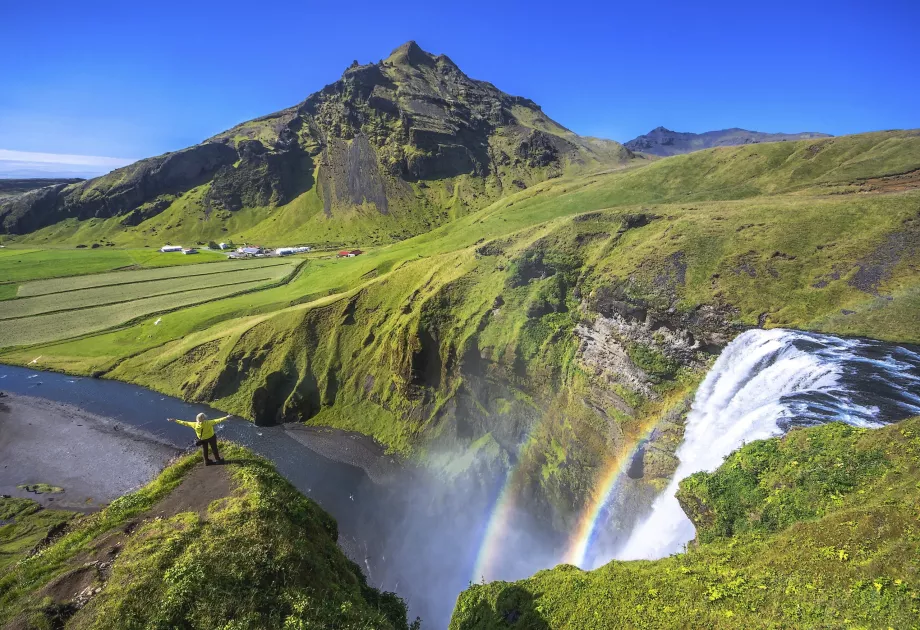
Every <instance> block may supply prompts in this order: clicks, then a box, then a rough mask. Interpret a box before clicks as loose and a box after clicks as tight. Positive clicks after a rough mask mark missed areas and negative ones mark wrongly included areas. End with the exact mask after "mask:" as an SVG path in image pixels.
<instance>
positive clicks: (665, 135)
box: [624, 127, 831, 156]
mask: <svg viewBox="0 0 920 630" xmlns="http://www.w3.org/2000/svg"><path fill="white" fill-rule="evenodd" d="M830 137H831V135H830V134H827V133H818V132H814V131H806V132H803V133H764V132H762V131H748V130H746V129H738V128H737V127H736V128H732V129H722V130H721V131H707V132H705V133H687V132H682V131H671V130H670V129H665V128H664V127H656V128H655V129H652V130H651V131H650V132H648V133H647V134H645V135H643V136H639V137H638V138H634V139H632V140H630V141H629V142H627V143H626V144H625V145H624V146H625V147H626V148H627V149H629V150H630V151H639V152H642V153H651V154H652V155H661V156H668V155H680V154H681V153H690V152H691V151H699V150H701V149H711V148H712V147H730V146H736V145H739V144H756V143H758V142H785V141H787V140H808V139H810V138H830Z"/></svg>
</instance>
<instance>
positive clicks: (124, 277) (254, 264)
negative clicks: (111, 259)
mask: <svg viewBox="0 0 920 630" xmlns="http://www.w3.org/2000/svg"><path fill="white" fill-rule="evenodd" d="M291 264H292V263H291V261H290V260H289V259H288V260H283V259H279V258H256V259H250V260H229V261H226V262H219V263H211V264H209V265H194V266H191V267H187V266H182V267H161V268H158V269H143V270H140V271H113V272H110V273H97V274H92V275H88V276H80V277H77V278H55V279H53V280H35V281H33V282H27V283H25V284H23V285H21V286H20V287H19V292H18V293H17V296H18V297H33V296H37V295H48V294H52V293H63V292H65V291H75V290H78V289H90V288H93V287H113V286H120V285H128V284H135V283H144V282H153V281H157V280H167V279H171V278H175V279H185V278H191V277H193V276H205V275H208V276H210V275H215V274H224V273H227V272H241V271H246V270H250V269H267V268H279V267H290V266H291Z"/></svg>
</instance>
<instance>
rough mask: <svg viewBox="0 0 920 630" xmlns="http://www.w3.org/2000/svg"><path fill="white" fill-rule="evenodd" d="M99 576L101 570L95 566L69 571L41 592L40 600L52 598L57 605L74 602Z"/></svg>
mask: <svg viewBox="0 0 920 630" xmlns="http://www.w3.org/2000/svg"><path fill="white" fill-rule="evenodd" d="M98 577H100V576H99V569H98V568H97V567H96V566H95V565H87V566H83V567H79V568H77V569H74V570H72V571H69V572H67V573H65V574H64V575H62V576H61V577H59V578H57V579H56V580H54V581H53V582H51V583H50V584H48V585H47V586H45V587H44V588H43V589H42V590H41V591H40V592H39V597H38V599H39V600H40V599H41V598H42V597H50V598H51V599H52V600H53V601H54V602H55V603H57V604H63V603H65V602H69V601H72V600H74V599H75V598H76V597H77V595H79V594H80V593H82V592H83V590H84V589H86V588H87V587H89V586H92V584H93V582H95V581H96V579H97V578H98Z"/></svg>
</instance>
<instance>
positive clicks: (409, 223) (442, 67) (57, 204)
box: [0, 42, 633, 242]
mask: <svg viewBox="0 0 920 630" xmlns="http://www.w3.org/2000/svg"><path fill="white" fill-rule="evenodd" d="M632 157H633V155H632V153H631V152H630V151H628V150H627V149H625V148H624V147H623V146H622V145H621V144H619V143H616V142H613V141H600V140H596V139H587V138H581V137H580V136H578V135H576V134H574V133H573V132H571V131H569V130H568V129H566V128H565V127H563V126H562V125H559V124H558V123H556V122H555V121H553V120H552V119H550V118H548V117H547V116H546V115H545V114H543V112H542V110H541V109H540V108H539V106H537V105H536V104H535V103H534V102H533V101H531V100H529V99H526V98H523V97H517V96H511V95H509V94H506V93H505V92H502V91H501V90H499V89H498V88H496V87H495V86H493V85H492V84H491V83H487V82H485V81H477V80H473V79H470V78H469V77H468V76H467V75H465V74H464V73H463V72H462V71H461V70H460V69H459V68H458V67H457V66H456V64H454V63H453V61H451V60H450V59H449V58H448V57H447V56H446V55H438V56H435V55H432V54H430V53H427V52H425V51H424V50H422V49H421V48H420V47H419V46H418V45H417V44H415V42H407V43H406V44H403V45H402V46H400V47H398V48H396V49H395V50H394V51H393V52H392V53H391V54H390V55H389V56H388V57H387V58H386V59H384V60H382V61H380V62H377V63H370V64H364V65H361V64H357V63H354V64H352V65H351V66H350V67H349V68H347V69H346V70H345V72H344V73H343V74H342V77H341V78H340V79H339V80H338V81H335V82H333V83H330V84H329V85H327V86H325V87H324V88H322V89H321V90H319V91H317V92H315V93H313V94H311V95H310V96H308V97H307V98H306V99H304V100H303V101H302V102H301V103H299V104H297V105H295V106H293V107H289V108H286V109H283V110H280V111H278V112H274V113H272V114H268V115H266V116H262V117H259V118H256V119H253V120H250V121H247V122H244V123H241V124H240V125H237V126H235V127H233V128H231V129H229V130H227V131H225V132H223V133H220V134H217V135H215V136H212V137H211V138H208V139H207V140H205V141H204V142H202V143H200V144H198V145H195V146H192V147H188V148H186V149H182V150H180V151H176V152H172V153H167V154H164V155H161V156H156V157H151V158H147V159H144V160H140V161H138V162H135V163H134V164H131V165H129V166H126V167H124V168H121V169H117V170H115V171H112V172H111V173H109V174H107V175H105V176H103V177H99V178H96V179H93V180H89V181H87V182H83V183H80V184H77V185H73V186H58V187H53V188H48V189H42V190H40V191H36V192H33V193H30V194H28V195H24V196H21V197H18V198H17V199H15V200H11V201H5V202H0V231H2V232H5V233H8V234H19V235H22V234H27V233H29V232H33V231H35V230H38V229H41V228H45V227H48V226H52V225H55V224H58V223H60V222H61V221H65V220H71V221H72V222H75V224H80V223H81V222H86V221H90V220H96V221H99V220H102V221H108V223H107V224H106V225H105V230H106V232H107V233H106V234H105V236H106V237H107V238H109V239H110V240H114V241H115V242H118V241H119V240H125V239H127V238H132V237H133V238H143V239H150V240H152V239H154V238H157V239H160V238H162V237H164V236H166V237H168V236H171V235H173V234H176V232H177V231H176V229H175V228H176V227H177V224H187V223H195V224H196V237H198V238H216V237H219V236H221V235H222V233H225V232H230V233H231V234H232V233H233V231H234V229H237V228H240V232H241V233H240V234H239V236H240V237H241V238H242V237H243V236H244V234H243V233H244V232H246V229H245V228H248V227H253V226H255V225H257V224H259V223H260V222H261V221H263V220H264V219H266V218H268V215H269V214H273V213H276V211H277V210H278V209H280V208H284V209H285V212H284V213H283V214H285V218H286V221H285V222H286V223H293V224H295V225H297V227H298V228H301V231H302V232H303V235H304V236H305V237H306V236H307V235H308V234H314V235H315V234H316V233H318V232H319V231H320V230H324V231H325V232H330V230H331V232H332V233H331V234H330V235H329V237H328V241H332V242H339V241H341V240H343V237H346V236H349V237H354V234H353V233H354V232H355V230H353V229H346V228H352V227H354V223H355V222H356V221H355V220H352V219H355V218H357V220H358V221H359V222H361V223H362V224H363V229H359V230H357V231H358V232H363V235H365V236H369V235H370V234H374V233H375V236H374V238H375V239H376V240H377V241H378V242H386V241H393V240H400V239H401V238H405V237H407V236H411V235H413V234H417V233H420V232H423V231H426V230H427V229H430V227H431V226H433V225H438V224H440V223H442V222H443V221H444V220H446V219H448V218H452V217H456V216H459V215H462V214H465V213H467V212H469V211H471V210H473V209H477V208H480V207H483V206H484V205H487V203H489V202H491V201H494V200H495V199H497V198H499V197H501V196H503V195H504V194H507V192H509V191H516V190H520V189H522V188H526V187H528V186H531V185H533V184H535V183H538V182H540V181H544V180H545V179H547V178H550V177H555V176H558V175H561V174H563V173H565V172H569V171H572V170H578V169H581V168H584V167H589V166H592V165H603V166H607V165H611V164H622V163H624V162H626V161H628V160H630V159H631V158H632ZM291 206H296V207H293V208H291ZM241 210H246V211H249V212H248V216H246V218H245V220H243V221H240V220H239V217H240V216H241V215H240V214H239V212H240V211H241ZM253 210H255V211H254V212H253ZM355 215H357V216H356V217H355ZM274 218H276V217H273V219H274ZM112 219H117V220H116V221H111V220H112ZM308 224H309V227H310V228H312V229H308ZM75 227H76V225H75ZM263 227H265V226H263ZM288 227H289V226H288ZM98 231H99V230H97V232H98ZM262 232H263V233H262V234H261V236H262V237H265V236H273V235H277V236H279V237H280V236H281V235H280V234H275V231H273V230H272V229H271V227H267V228H266V229H263V230H262ZM126 233H127V234H126ZM132 233H133V234H132ZM283 233H284V234H289V233H290V229H285V230H283ZM119 237H121V239H119ZM314 242H322V237H320V238H319V239H315V238H314Z"/></svg>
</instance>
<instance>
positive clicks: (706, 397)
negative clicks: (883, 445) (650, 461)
mask: <svg viewBox="0 0 920 630" xmlns="http://www.w3.org/2000/svg"><path fill="white" fill-rule="evenodd" d="M917 392H920V349H917V348H908V347H903V346H895V345H891V344H884V343H881V342H876V341H872V340H865V339H841V338H838V337H832V336H828V335H817V334H812V333H804V332H798V331H791V330H782V329H773V330H750V331H747V332H745V333H743V334H741V335H739V336H738V337H737V338H736V339H735V340H734V341H733V342H732V343H730V344H729V345H728V346H727V347H726V348H725V350H724V351H723V352H722V354H721V355H720V356H719V358H718V360H717V361H716V362H715V364H714V365H713V366H712V369H711V370H710V372H709V373H708V374H707V376H706V378H705V380H704V381H703V383H702V384H701V385H700V388H699V390H698V391H697V393H696V397H695V399H694V401H693V406H692V408H691V410H690V413H689V414H688V415H687V422H686V427H685V433H684V441H683V443H682V444H681V446H680V447H679V448H678V449H677V453H676V455H677V458H678V459H679V460H680V464H679V465H678V467H677V471H676V472H675V474H674V478H673V479H672V481H671V483H670V484H669V485H668V487H667V488H666V489H665V490H664V491H663V492H662V493H661V495H659V496H658V498H657V499H656V500H655V501H654V503H653V504H652V509H651V514H650V515H649V516H648V517H647V518H646V519H645V520H644V521H643V522H641V523H639V525H637V526H636V528H635V529H634V530H633V532H632V533H631V535H630V536H629V538H628V540H627V541H626V543H625V544H624V545H623V547H622V548H621V549H620V550H619V552H618V553H617V554H616V558H618V559H621V560H633V559H643V558H644V559H655V558H661V557H664V556H667V555H670V554H672V553H676V552H679V551H681V550H682V549H683V547H684V545H686V543H688V542H689V541H691V540H693V538H694V537H695V535H696V532H695V530H694V527H693V524H692V523H691V522H690V520H689V519H688V518H687V516H686V515H685V514H684V512H683V510H682V509H681V507H680V504H679V503H678V502H677V499H676V498H675V497H674V495H675V492H676V491H677V487H678V484H679V483H680V481H681V480H682V479H684V478H686V477H688V476H690V475H692V474H693V473H696V472H699V471H713V470H715V469H716V468H718V467H719V465H720V464H721V463H722V462H723V461H724V460H725V458H726V457H727V456H728V455H729V454H730V453H731V452H732V451H735V450H737V449H738V448H739V447H741V446H742V445H744V444H745V443H747V442H751V441H753V440H760V439H764V438H769V437H773V436H777V435H781V434H783V433H784V432H785V431H787V430H788V429H789V428H790V427H792V426H811V425H815V424H822V423H825V422H831V421H834V420H837V421H841V422H846V423H847V424H851V425H854V426H859V427H878V426H882V425H883V424H887V423H889V422H894V421H897V420H901V419H903V418H906V417H909V416H912V415H917V414H920V396H918V395H917ZM609 559H610V558H609V557H608V558H606V559H605V558H598V560H603V561H606V560H609ZM602 563H603V562H601V564H602Z"/></svg>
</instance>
